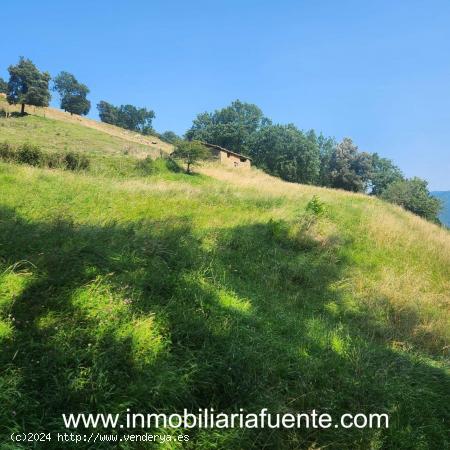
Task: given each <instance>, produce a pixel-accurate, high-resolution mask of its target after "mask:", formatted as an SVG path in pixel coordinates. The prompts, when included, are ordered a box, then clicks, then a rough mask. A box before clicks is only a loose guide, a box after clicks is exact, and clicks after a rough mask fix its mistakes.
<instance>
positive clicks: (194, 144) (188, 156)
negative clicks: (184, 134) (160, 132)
mask: <svg viewBox="0 0 450 450" xmlns="http://www.w3.org/2000/svg"><path fill="white" fill-rule="evenodd" d="M171 156H172V157H173V158H174V159H181V160H182V161H183V162H184V163H185V164H186V172H187V173H191V166H192V165H195V164H197V163H198V162H199V161H202V160H205V159H208V158H209V157H210V156H211V153H210V152H209V150H208V149H207V148H206V147H205V146H204V145H203V144H202V143H201V142H199V141H179V142H178V143H177V145H176V147H175V151H174V152H172V155H171Z"/></svg>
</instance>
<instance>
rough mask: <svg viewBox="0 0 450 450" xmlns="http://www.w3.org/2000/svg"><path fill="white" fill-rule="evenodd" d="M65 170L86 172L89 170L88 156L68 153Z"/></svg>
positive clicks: (65, 159) (65, 158)
mask: <svg viewBox="0 0 450 450" xmlns="http://www.w3.org/2000/svg"><path fill="white" fill-rule="evenodd" d="M64 164H65V167H64V168H65V169H68V170H85V169H88V168H89V165H90V160H89V158H88V157H87V156H86V155H83V154H81V153H75V152H68V153H66V154H65V157H64Z"/></svg>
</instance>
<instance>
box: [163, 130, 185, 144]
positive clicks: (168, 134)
mask: <svg viewBox="0 0 450 450" xmlns="http://www.w3.org/2000/svg"><path fill="white" fill-rule="evenodd" d="M160 136H161V139H162V140H163V141H165V142H168V143H169V144H175V142H177V141H179V140H181V137H180V136H178V135H177V134H176V133H174V132H173V131H164V133H161V135H160Z"/></svg>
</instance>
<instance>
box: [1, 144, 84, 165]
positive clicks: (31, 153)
mask: <svg viewBox="0 0 450 450" xmlns="http://www.w3.org/2000/svg"><path fill="white" fill-rule="evenodd" d="M0 159H1V160H3V161H7V162H17V163H19V164H28V165H30V166H35V167H48V168H50V169H58V168H60V169H64V170H84V169H87V168H89V165H90V160H89V158H88V157H87V156H86V155H82V154H79V153H75V152H62V153H46V152H43V151H42V150H41V149H40V148H39V147H38V146H37V145H34V144H28V143H27V144H23V145H21V146H20V147H18V148H17V149H15V148H14V147H13V146H12V145H11V144H9V143H8V142H2V143H0Z"/></svg>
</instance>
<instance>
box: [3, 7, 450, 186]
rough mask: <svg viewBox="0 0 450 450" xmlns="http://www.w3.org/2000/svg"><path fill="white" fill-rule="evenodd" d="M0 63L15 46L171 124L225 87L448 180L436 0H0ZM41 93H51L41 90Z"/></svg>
mask: <svg viewBox="0 0 450 450" xmlns="http://www.w3.org/2000/svg"><path fill="white" fill-rule="evenodd" d="M1 3H2V4H1V9H0V18H1V23H2V25H1V29H2V33H1V34H2V36H1V38H0V61H1V64H0V76H3V77H5V78H6V76H7V66H8V65H9V64H11V63H15V62H16V61H17V60H18V57H19V56H20V55H23V56H25V57H28V58H30V59H32V60H33V62H35V64H36V65H37V66H38V67H39V68H41V69H42V70H47V71H49V72H50V73H51V74H52V75H56V74H57V73H58V72H59V71H61V70H66V71H69V72H72V73H74V74H75V76H76V77H77V78H78V79H79V80H80V81H82V82H84V83H85V84H87V85H88V87H89V88H90V89H91V95H90V100H91V101H92V104H93V105H94V108H93V110H92V111H91V114H90V115H91V116H92V117H96V115H97V112H96V109H95V105H96V104H97V102H98V101H99V100H106V101H109V102H111V103H114V104H122V103H131V104H135V105H137V106H146V107H148V108H151V109H154V110H155V112H156V116H157V117H156V119H155V121H154V126H155V128H156V129H157V130H158V131H165V130H169V129H170V130H173V131H175V132H177V133H179V134H181V133H184V132H185V131H186V129H187V128H188V127H189V126H190V124H191V122H192V119H193V118H194V117H195V115H196V114H197V113H199V112H203V111H210V110H214V109H217V108H220V107H223V106H226V105H227V104H229V103H230V102H231V101H232V100H234V99H237V98H239V99H240V100H242V101H247V102H251V103H256V104H257V105H258V106H259V107H260V108H261V109H262V110H263V111H264V113H265V115H266V116H268V117H270V118H272V120H273V121H274V122H278V123H289V122H292V123H294V124H296V125H297V126H298V127H300V128H302V129H309V128H314V129H316V130H317V131H322V132H323V133H324V134H325V135H329V136H334V137H336V138H337V139H341V138H342V137H344V136H348V137H351V138H352V139H353V140H354V141H355V142H356V144H357V145H358V146H359V147H360V149H361V150H367V151H370V152H375V151H376V152H378V153H380V154H381V155H383V156H386V157H389V158H392V159H393V160H394V161H395V162H396V163H397V164H398V165H399V166H400V167H401V168H402V169H403V171H404V172H405V173H406V175H408V176H412V175H418V176H421V177H423V178H426V179H427V180H429V182H430V187H431V189H434V190H450V2H449V1H448V0H429V1H424V0H421V1H417V0H395V1H394V0H390V1H387V0H378V1H376V2H368V1H361V0H352V1H350V0H349V1H346V0H342V1H337V0H320V1H314V0H309V1H301V0H297V1H295V0H292V1H289V0H278V1H274V0H258V1H256V0H240V1H239V0H227V1H223V0H208V1H187V0H184V1H170V0H165V1H162V0H153V1H150V0H127V1H125V0H123V1H117V0H90V1H87V0H77V1H76V2H65V1H61V0H58V1H55V0H41V1H36V0H22V1H20V2H18V1H17V2H16V1H4V2H1ZM54 104H57V103H56V102H55V101H54Z"/></svg>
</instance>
